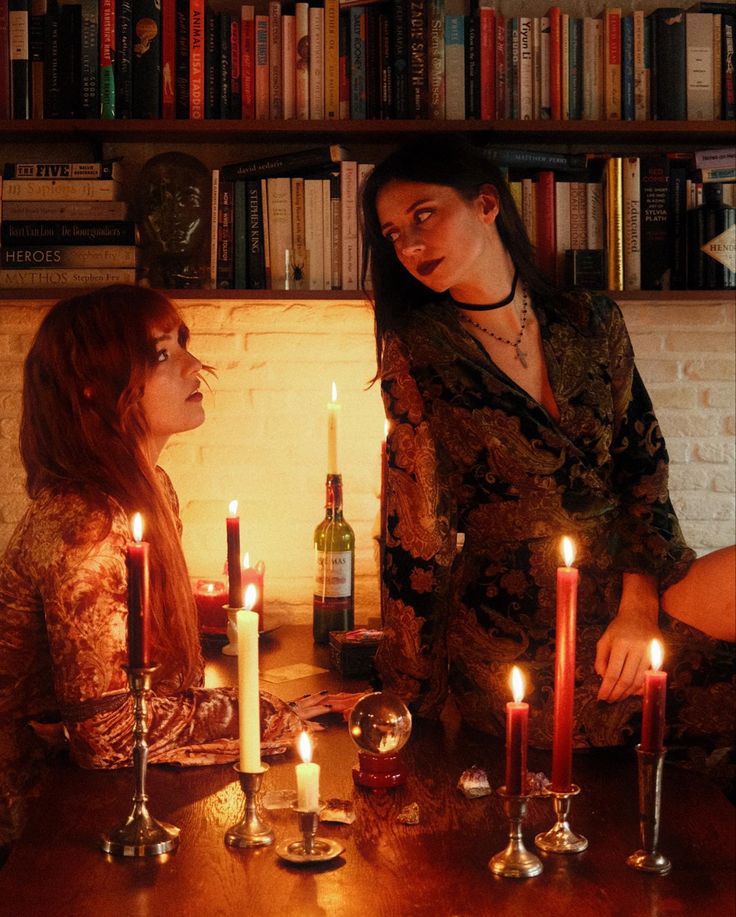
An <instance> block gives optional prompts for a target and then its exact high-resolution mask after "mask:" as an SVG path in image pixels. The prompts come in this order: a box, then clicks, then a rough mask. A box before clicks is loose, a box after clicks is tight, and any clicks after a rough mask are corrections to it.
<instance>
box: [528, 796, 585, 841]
mask: <svg viewBox="0 0 736 917" xmlns="http://www.w3.org/2000/svg"><path fill="white" fill-rule="evenodd" d="M579 792H580V787H579V786H576V785H575V784H574V783H573V784H571V785H570V789H569V790H567V791H565V792H564V793H558V792H557V791H556V790H549V789H545V791H544V795H545V796H551V797H552V801H553V803H554V807H555V816H556V819H557V820H556V821H555V823H554V825H552V827H551V828H550V829H549V831H545V832H543V833H542V834H538V835H537V836H536V837H535V838H534V843H535V844H536V845H537V847H539V848H540V850H544V851H546V852H547V853H582V852H583V850H586V849H587V847H588V839H587V838H586V837H583V835H582V834H577V833H576V832H575V831H573V830H572V828H571V827H570V803H571V801H572V798H573V796H577V795H578V793H579Z"/></svg>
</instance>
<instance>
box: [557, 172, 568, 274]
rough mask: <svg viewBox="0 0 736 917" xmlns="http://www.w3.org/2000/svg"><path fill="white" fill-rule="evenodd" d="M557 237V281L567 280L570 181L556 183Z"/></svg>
mask: <svg viewBox="0 0 736 917" xmlns="http://www.w3.org/2000/svg"><path fill="white" fill-rule="evenodd" d="M555 238H556V247H557V282H558V283H559V284H563V283H564V282H565V252H566V251H568V249H570V248H572V245H571V243H570V183H569V182H566V181H558V182H556V183H555Z"/></svg>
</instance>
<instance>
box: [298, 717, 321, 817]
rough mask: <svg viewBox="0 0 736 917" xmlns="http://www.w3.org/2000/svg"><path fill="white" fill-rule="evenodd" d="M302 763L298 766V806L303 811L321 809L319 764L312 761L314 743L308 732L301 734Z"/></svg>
mask: <svg viewBox="0 0 736 917" xmlns="http://www.w3.org/2000/svg"><path fill="white" fill-rule="evenodd" d="M299 755H300V757H301V759H302V763H301V764H297V766H296V807H297V809H300V810H301V811H302V812H317V811H319V764H313V763H312V743H311V742H310V741H309V736H308V734H307V733H306V732H302V733H301V734H300V735H299Z"/></svg>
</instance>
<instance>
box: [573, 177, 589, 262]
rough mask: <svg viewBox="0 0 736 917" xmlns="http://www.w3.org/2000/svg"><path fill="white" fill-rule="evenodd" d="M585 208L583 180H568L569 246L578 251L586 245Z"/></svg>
mask: <svg viewBox="0 0 736 917" xmlns="http://www.w3.org/2000/svg"><path fill="white" fill-rule="evenodd" d="M586 210H587V193H586V190H585V182H583V181H574V182H570V248H571V249H573V250H578V251H579V250H582V249H587V247H588V221H587V215H586Z"/></svg>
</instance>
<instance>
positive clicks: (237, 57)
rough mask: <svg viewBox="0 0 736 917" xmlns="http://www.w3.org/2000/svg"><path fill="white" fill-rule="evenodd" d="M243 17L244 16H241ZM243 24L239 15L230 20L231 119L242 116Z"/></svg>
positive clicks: (229, 113) (234, 15)
mask: <svg viewBox="0 0 736 917" xmlns="http://www.w3.org/2000/svg"><path fill="white" fill-rule="evenodd" d="M241 15H242V14H241ZM240 36H241V22H240V19H238V17H237V13H235V14H233V15H232V16H231V18H230V99H231V102H230V105H231V108H230V111H229V112H228V115H229V117H231V118H239V117H240V116H241V114H242V107H243V103H242V100H241V92H242V76H241V71H240V67H241V65H242V62H243V58H242V53H241V50H240Z"/></svg>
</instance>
